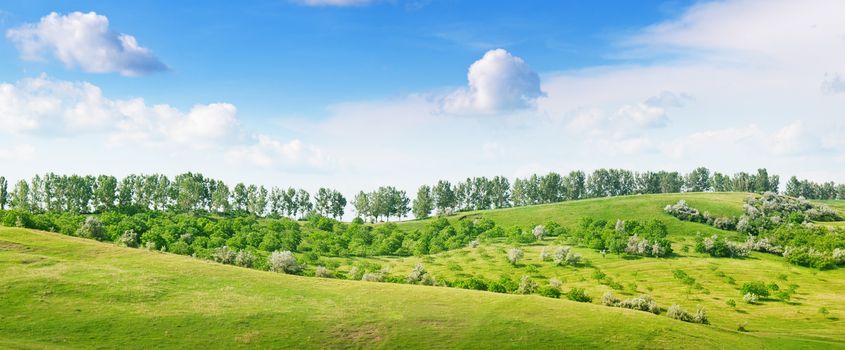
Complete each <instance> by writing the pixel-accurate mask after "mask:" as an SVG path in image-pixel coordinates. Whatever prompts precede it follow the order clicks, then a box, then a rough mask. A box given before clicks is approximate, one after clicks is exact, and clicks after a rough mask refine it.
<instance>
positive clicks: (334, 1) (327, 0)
mask: <svg viewBox="0 0 845 350" xmlns="http://www.w3.org/2000/svg"><path fill="white" fill-rule="evenodd" d="M293 2H294V3H297V4H300V5H305V6H362V5H368V4H370V3H372V2H373V0H293Z"/></svg>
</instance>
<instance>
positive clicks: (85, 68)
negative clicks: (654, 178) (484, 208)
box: [0, 0, 845, 195]
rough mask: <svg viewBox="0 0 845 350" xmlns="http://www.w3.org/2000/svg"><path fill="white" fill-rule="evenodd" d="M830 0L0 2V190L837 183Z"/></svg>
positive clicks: (838, 123)
mask: <svg viewBox="0 0 845 350" xmlns="http://www.w3.org/2000/svg"><path fill="white" fill-rule="evenodd" d="M840 13H845V5H843V3H842V2H840V1H833V0H811V1H778V2H769V1H761V0H723V1H606V2H587V1H549V2H540V1H524V2H501V3H500V2H491V1H457V0H449V1H446V0H444V1H436V0H431V1H424V0H415V1H400V0H392V1H391V0H384V1H378V0H371V1H367V0H291V1H288V0H275V1H252V2H237V3H226V2H212V3H208V2H200V1H179V2H165V1H143V2H115V1H103V2H81V1H61V2H58V1H5V2H3V3H0V30H2V33H3V36H2V38H0V162H3V164H11V166H3V167H1V168H0V175H5V176H7V177H10V178H13V179H15V178H24V177H30V176H32V175H33V174H35V173H43V172H47V171H54V172H60V173H71V172H75V173H92V174H96V173H111V174H115V175H119V176H120V175H125V174H127V173H130V172H145V173H150V172H160V173H165V174H170V175H173V174H177V173H180V172H184V171H201V172H203V173H206V174H208V175H210V176H214V177H218V178H222V179H224V180H227V181H231V182H237V181H245V182H254V183H259V184H264V185H268V186H297V187H304V188H306V189H311V190H313V189H316V188H317V187H320V186H331V187H335V188H338V189H340V190H341V191H343V192H344V193H346V194H347V195H352V193H354V192H356V191H357V190H360V189H364V190H366V189H370V188H373V187H376V186H379V185H396V186H399V187H400V188H403V189H406V190H408V191H409V192H411V191H413V190H414V189H415V188H416V186H418V185H419V184H422V183H433V182H435V181H436V180H437V179H441V178H443V179H449V180H452V181H456V180H460V179H463V178H465V177H467V176H481V175H485V176H494V175H504V176H508V177H510V178H513V177H515V176H526V175H529V174H530V173H533V172H541V173H542V172H548V171H558V172H568V171H570V170H573V169H583V170H587V171H589V170H592V169H595V168H598V167H623V168H629V169H634V170H646V169H651V170H655V169H669V170H679V171H688V170H690V169H692V168H693V167H696V166H698V165H705V166H708V167H710V168H712V169H714V170H719V171H722V172H727V173H733V172H737V171H754V170H756V168H758V167H768V168H769V169H770V170H771V171H773V172H775V173H778V174H781V175H783V176H790V175H798V176H801V177H807V178H811V179H814V180H819V181H827V180H835V181H845V174H843V173H842V172H841V170H840V169H842V167H843V165H845V141H842V140H845V115H843V114H845V112H843V111H845V21H842V20H841V18H840V16H837V14H840Z"/></svg>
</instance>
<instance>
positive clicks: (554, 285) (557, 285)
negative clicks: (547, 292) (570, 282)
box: [549, 278, 563, 289]
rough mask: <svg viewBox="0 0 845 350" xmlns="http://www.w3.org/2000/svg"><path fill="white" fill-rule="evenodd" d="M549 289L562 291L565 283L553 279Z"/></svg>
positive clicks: (550, 281) (550, 280)
mask: <svg viewBox="0 0 845 350" xmlns="http://www.w3.org/2000/svg"><path fill="white" fill-rule="evenodd" d="M549 287H552V288H557V289H560V287H563V282H561V281H560V280H559V279H557V278H551V279H549Z"/></svg>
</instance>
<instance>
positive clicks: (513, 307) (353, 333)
mask: <svg viewBox="0 0 845 350" xmlns="http://www.w3.org/2000/svg"><path fill="white" fill-rule="evenodd" d="M744 197H745V195H743V194H673V195H658V196H631V197H624V198H616V199H598V200H586V201H578V202H568V203H563V204H555V205H544V206H535V207H527V208H515V209H506V210H498V211H486V212H476V213H468V214H462V216H464V215H482V216H488V217H491V218H493V219H494V220H496V221H497V222H498V223H499V224H501V225H504V226H509V225H523V226H525V227H529V226H531V225H533V224H535V223H538V222H545V221H547V220H550V219H551V220H555V221H557V222H559V223H561V224H564V225H573V224H574V223H575V222H576V221H577V219H578V218H579V217H582V216H586V215H590V216H594V217H603V218H607V219H611V220H613V219H616V218H617V217H620V218H623V219H645V218H650V217H657V218H661V219H663V220H664V221H665V222H667V224H669V228H670V231H671V232H672V233H671V236H670V238H671V239H672V240H674V241H675V242H677V243H676V244H675V245H676V249H677V250H679V249H680V247H681V246H682V245H684V244H689V243H691V242H692V240H691V238H690V235H692V234H694V233H695V232H696V231H702V232H721V233H723V234H724V233H725V232H723V231H718V230H713V229H712V228H709V227H707V226H704V225H700V224H693V223H685V222H680V221H677V220H674V219H673V218H671V217H668V216H666V215H665V214H662V212H661V209H662V207H663V206H665V205H666V204H669V203H674V202H675V201H677V199H679V198H684V199H687V201H688V202H689V203H690V204H691V205H692V206H695V207H698V208H701V209H706V210H709V211H711V212H712V213H714V214H738V213H739V211H740V210H741V201H742V198H744ZM401 225H403V227H407V228H413V227H414V226H415V225H420V223H419V222H409V223H402V224H401ZM684 240H686V242H687V243H683V241H684ZM554 244H555V242H552V241H544V242H542V243H539V244H537V245H533V246H530V247H524V249H525V250H526V261H525V263H524V264H521V265H519V266H517V267H512V266H510V265H508V264H507V263H506V262H505V259H504V249H505V248H506V247H508V246H507V245H505V244H504V243H496V242H494V243H490V244H482V245H481V246H480V247H479V248H475V249H463V250H458V251H452V252H446V253H442V254H437V255H434V256H429V257H423V258H416V257H411V258H399V257H380V258H368V259H360V258H352V259H338V260H339V261H341V262H343V263H346V264H349V263H354V262H357V261H359V260H366V261H374V262H378V263H380V264H382V265H385V266H390V267H391V271H392V272H393V274H395V275H404V274H406V273H407V272H408V271H410V269H411V267H412V266H413V264H415V263H416V262H417V261H420V260H423V261H424V262H425V264H426V267H427V268H428V269H429V271H431V272H432V273H433V274H434V275H435V276H440V277H449V278H452V277H458V276H468V275H473V274H478V275H484V276H487V277H489V278H497V277H498V276H499V275H500V274H509V275H512V276H515V277H518V276H521V275H522V274H528V275H531V276H533V277H534V278H535V279H536V280H537V281H539V282H541V283H545V279H547V278H551V277H557V278H560V279H561V280H563V281H564V289H568V288H570V287H573V286H578V287H583V288H585V289H586V290H587V291H588V293H589V294H590V295H592V296H593V298H594V299H595V300H594V302H595V303H597V302H598V299H600V296H601V293H603V291H605V290H608V287H606V286H603V285H599V284H597V283H596V282H595V281H594V280H592V279H591V278H590V274H591V273H592V272H593V271H594V270H593V268H589V267H579V268H572V267H552V266H551V265H550V264H549V263H544V262H540V261H539V259H538V258H537V255H538V252H539V250H540V249H541V248H542V246H544V245H554ZM577 251H578V252H579V253H581V254H582V255H584V256H585V257H586V258H588V259H590V260H591V261H592V264H593V266H595V267H597V268H599V269H601V270H602V271H604V272H605V273H607V274H608V275H610V276H612V277H613V278H614V279H615V280H616V281H617V282H620V283H622V284H623V285H626V286H627V285H628V284H629V283H635V284H636V285H637V288H636V291H633V290H628V289H629V288H628V287H626V291H625V292H624V293H627V295H626V294H623V293H619V292H617V295H618V296H620V297H629V295H635V294H637V293H650V294H652V295H653V296H654V297H655V299H656V300H657V301H658V303H659V304H660V305H661V306H663V307H664V308H665V307H666V306H668V305H669V304H671V303H679V304H681V305H683V306H684V307H686V308H687V309H694V308H695V306H696V305H703V306H705V307H706V308H707V310H708V313H709V314H710V318H711V322H713V325H711V326H702V325H694V324H687V323H682V322H679V321H674V320H670V319H668V318H667V317H666V316H665V313H664V314H662V315H659V316H655V315H650V314H647V313H643V312H636V311H630V310H622V309H617V308H609V307H604V306H600V305H595V304H581V303H575V302H570V301H566V300H556V299H549V298H543V297H539V296H517V295H502V294H494V293H487V292H476V291H467V290H459V289H451V288H438V287H422V286H408V285H396V284H384V283H367V282H357V281H340V280H328V279H317V278H305V277H297V276H286V275H278V274H274V273H269V272H261V271H254V270H247V269H241V268H236V267H232V266H223V265H218V264H214V263H209V262H204V261H199V260H195V259H192V258H188V257H181V256H175V255H170V254H162V253H155V252H148V251H143V250H135V249H126V248H119V247H115V246H112V245H108V244H103V243H97V242H93V241H87V240H82V239H77V238H72V237H65V236H59V235H54V234H50V233H43V232H35V231H29V230H20V229H7V228H0V348H62V347H66V348H80V347H83V348H89V347H107V348H113V347H117V346H121V347H129V348H151V347H171V348H172V347H181V348H185V347H202V348H205V347H210V348H230V347H236V348H237V347H258V348H272V347H294V348H325V347H388V348H395V347H417V348H456V347H457V348H478V347H484V348H491V347H503V346H504V347H507V346H509V347H518V348H522V347H566V346H567V345H568V346H570V347H571V346H576V347H599V346H602V347H612V348H635V347H658V348H659V347H666V348H800V347H805V348H818V347H843V345H842V344H845V332H843V329H845V323H843V321H841V320H840V319H841V318H843V317H845V310H843V307H842V306H841V305H844V304H845V295H843V292H842V291H843V290H845V269H838V270H833V271H822V272H819V271H815V270H811V269H806V268H800V267H795V266H792V265H788V264H786V263H785V262H784V261H783V259H781V258H779V257H775V256H772V255H765V254H754V255H753V256H752V258H749V259H745V260H732V259H712V258H709V257H704V256H701V255H698V254H691V253H681V254H680V256H679V257H677V258H672V259H638V260H623V259H621V258H619V257H617V256H612V255H608V256H607V257H606V258H602V257H601V256H600V255H598V254H597V253H595V252H592V251H590V250H587V249H577ZM529 266H531V267H529ZM346 267H348V265H347V266H346ZM346 267H342V268H346ZM676 268H681V269H684V270H685V271H687V273H689V274H690V275H691V276H693V277H695V278H696V279H697V280H698V281H699V282H700V283H701V284H702V285H703V286H704V287H705V288H706V289H708V290H709V294H705V293H702V292H700V291H699V292H693V293H691V294H689V295H688V294H687V288H686V287H685V286H683V285H681V284H680V283H678V282H677V281H675V280H674V279H673V278H672V274H671V271H672V269H676ZM528 270H532V271H528ZM720 272H721V273H725V274H726V275H727V276H732V277H734V278H735V279H736V284H728V283H726V282H725V278H724V277H719V275H718V274H719V273H720ZM780 274H786V275H787V279H788V281H787V282H783V281H780V280H777V277H778V276H779V275H780ZM748 280H764V281H766V282H771V281H777V282H778V284H780V285H781V286H782V287H786V285H788V284H791V283H795V284H798V285H799V286H800V287H799V289H798V294H797V295H795V296H793V300H792V301H793V302H792V303H790V304H786V303H783V302H780V301H774V300H770V301H765V302H764V303H763V304H762V305H753V306H752V305H745V304H742V302H741V300H740V299H741V298H740V296H739V293H738V291H737V289H738V285H740V284H741V283H742V282H744V281H748ZM728 298H733V299H736V300H738V302H739V304H740V305H739V307H738V308H737V310H733V309H730V308H728V307H727V306H725V303H724V301H725V300H726V299H728ZM822 306H824V307H827V308H828V309H829V310H830V314H829V315H828V316H823V315H821V314H819V313H818V309H819V308H820V307H822ZM742 321H748V322H749V325H748V328H749V329H750V331H751V332H750V333H747V334H744V333H737V332H735V331H733V330H734V329H736V324H737V323H739V322H742Z"/></svg>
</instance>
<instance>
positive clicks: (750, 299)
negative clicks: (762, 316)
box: [742, 293, 760, 304]
mask: <svg viewBox="0 0 845 350" xmlns="http://www.w3.org/2000/svg"><path fill="white" fill-rule="evenodd" d="M759 299H760V297H758V296H757V294H754V293H745V295H743V296H742V300H744V301H745V302H746V303H749V304H756V303H757V301H758V300H759Z"/></svg>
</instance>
